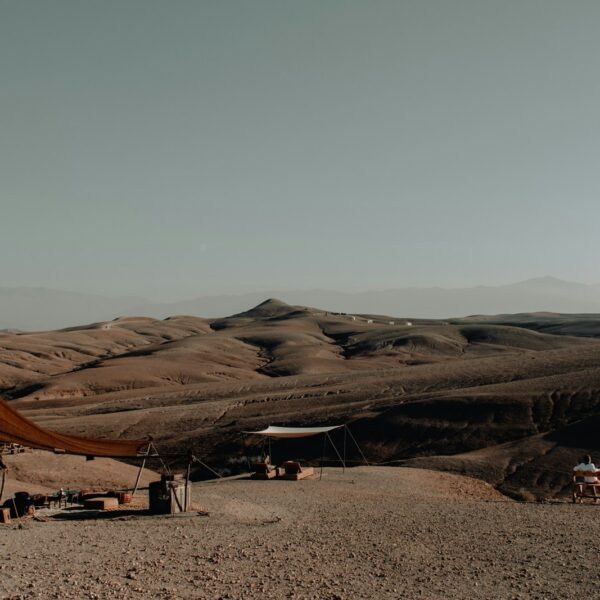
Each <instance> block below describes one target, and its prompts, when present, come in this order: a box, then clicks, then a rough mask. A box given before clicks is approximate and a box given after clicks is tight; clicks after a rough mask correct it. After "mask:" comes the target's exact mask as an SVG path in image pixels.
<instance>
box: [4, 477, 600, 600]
mask: <svg viewBox="0 0 600 600" xmlns="http://www.w3.org/2000/svg"><path fill="white" fill-rule="evenodd" d="M194 500H195V501H196V502H198V503H200V504H201V505H202V506H203V507H204V508H205V509H206V510H207V511H208V513H209V515H208V516H201V515H199V514H196V513H195V514H193V515H190V516H179V517H140V516H137V517H131V516H129V517H117V518H112V519H90V520H82V521H65V520H62V521H59V520H53V521H48V522H36V521H31V520H30V521H27V522H25V523H24V524H22V526H21V527H19V525H18V524H13V525H12V526H2V527H0V549H1V550H0V555H1V556H2V558H1V559H0V560H1V563H0V569H1V570H0V594H1V595H2V597H3V598H15V597H17V598H21V597H23V598H60V599H64V598H197V599H204V598H207V599H217V598H223V599H225V598H228V599H242V598H243V599H247V598H250V599H253V598H256V599H259V598H261V599H264V598H297V599H301V598H303V599H309V598H314V599H321V598H323V599H325V598H328V599H334V598H337V599H340V598H348V599H350V598H378V599H379V598H382V599H383V598H427V599H442V598H444V599H448V598H457V599H458V598H460V599H463V598H469V599H470V598H485V599H490V598H498V599H502V598H507V599H508V598H523V599H525V598H526V599H536V598H537V599H540V600H541V599H548V600H549V599H554V598H556V599H558V598H561V599H562V598H567V597H573V596H574V590H577V593H576V595H577V597H587V598H594V597H598V594H597V591H598V585H599V584H600V575H597V574H596V573H597V572H598V550H599V547H600V541H599V540H600V519H599V518H598V517H599V516H600V515H599V513H598V511H599V510H600V507H596V506H593V505H576V506H574V505H572V504H569V503H566V502H564V503H545V504H535V503H517V502H513V501H510V500H507V499H506V498H505V497H503V496H502V495H500V494H499V493H498V492H497V491H495V490H494V489H493V488H492V487H491V486H489V485H488V484H485V483H482V482H480V481H478V480H473V479H468V478H464V477H461V476H458V475H450V474H443V473H433V472H430V471H425V470H421V469H408V468H393V467H387V468H384V467H359V468H355V469H350V470H347V471H346V472H345V473H344V472H342V471H341V469H327V470H325V472H324V475H323V479H322V480H321V481H319V480H318V479H312V480H305V481H301V482H286V481H250V480H247V479H229V480H222V481H219V482H205V483H199V484H195V486H194Z"/></svg>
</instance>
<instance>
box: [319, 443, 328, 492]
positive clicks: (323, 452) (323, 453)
mask: <svg viewBox="0 0 600 600" xmlns="http://www.w3.org/2000/svg"><path fill="white" fill-rule="evenodd" d="M326 443H327V438H326V437H325V435H323V450H322V451H321V472H320V473H319V481H321V479H322V478H323V458H324V457H325V444H326Z"/></svg>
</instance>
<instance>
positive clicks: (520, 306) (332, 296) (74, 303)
mask: <svg viewBox="0 0 600 600" xmlns="http://www.w3.org/2000/svg"><path fill="white" fill-rule="evenodd" d="M267 297H277V298H280V299H281V300H283V301H284V302H287V303H289V304H292V305H302V306H318V307H320V308H321V309H324V310H331V311H342V312H348V313H357V314H361V313H364V314H387V315H393V316H396V317H406V318H432V319H440V318H442V319H443V318H451V317H464V316H468V315H482V314H488V315H495V314H509V313H527V312H554V313H600V285H588V284H582V283H576V282H568V281H563V280H561V279H557V278H554V277H541V278H536V279H529V280H527V281H522V282H518V283H512V284H507V285H500V286H477V287H470V288H458V289H445V288H441V287H428V288H419V287H407V288H399V289H390V290H381V291H365V292H356V293H348V292H339V291H334V290H291V291H281V290H278V291H273V290H270V291H264V292H251V293H245V294H228V295H212V296H201V297H198V298H193V299H190V300H184V301H181V302H172V303H165V302H163V303H161V302H152V301H149V300H146V299H144V298H140V297H135V296H130V297H119V298H108V297H104V296H101V295H94V294H83V293H76V292H67V291H61V290H53V289H47V288H33V287H18V288H7V287H4V288H2V287H0V329H19V330H25V331H36V330H45V329H58V328H62V327H69V326H72V325H77V324H81V323H91V322H96V321H106V320H111V319H114V318H116V317H122V316H148V317H154V318H165V317H168V316H171V315H177V314H188V315H198V316H202V317H209V318H211V317H222V316H225V315H230V314H234V313H237V312H240V311H243V310H244V309H246V308H247V307H248V306H253V305H256V304H258V303H260V302H261V301H263V300H264V299H265V298H267Z"/></svg>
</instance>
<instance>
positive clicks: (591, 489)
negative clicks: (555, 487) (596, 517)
mask: <svg viewBox="0 0 600 600" xmlns="http://www.w3.org/2000/svg"><path fill="white" fill-rule="evenodd" d="M596 473H598V471H596ZM596 473H594V472H593V471H574V472H573V478H572V482H571V498H572V500H573V503H579V504H581V503H582V502H583V499H584V498H592V499H594V500H600V480H596V481H595V482H593V483H592V482H588V481H586V480H585V478H586V477H594V476H595V475H596Z"/></svg>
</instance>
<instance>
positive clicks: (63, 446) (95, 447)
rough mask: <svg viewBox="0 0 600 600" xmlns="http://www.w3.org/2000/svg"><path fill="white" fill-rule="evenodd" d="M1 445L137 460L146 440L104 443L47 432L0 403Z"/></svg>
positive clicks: (145, 445) (98, 440) (97, 440)
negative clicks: (133, 457)
mask: <svg viewBox="0 0 600 600" xmlns="http://www.w3.org/2000/svg"><path fill="white" fill-rule="evenodd" d="M0 442H7V443H11V444H20V445H22V446H28V447H29V448H36V449H39V450H49V451H51V452H65V453H67V454H81V455H83V456H105V457H110V456H123V457H125V456H137V455H138V454H140V452H142V449H143V448H145V447H147V446H148V442H147V441H146V440H100V439H93V438H83V437H77V436H74V435H63V434H62V433H56V432H54V431H49V430H47V429H43V428H42V427H39V426H38V425H36V424H35V423H34V422H33V421H30V420H29V419H28V418H26V417H24V416H23V415H22V414H21V413H19V412H18V411H16V410H15V409H14V408H12V407H11V406H9V405H8V404H7V403H6V402H4V400H1V399H0Z"/></svg>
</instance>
